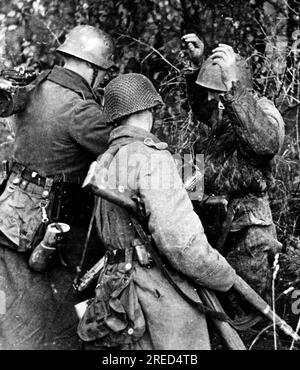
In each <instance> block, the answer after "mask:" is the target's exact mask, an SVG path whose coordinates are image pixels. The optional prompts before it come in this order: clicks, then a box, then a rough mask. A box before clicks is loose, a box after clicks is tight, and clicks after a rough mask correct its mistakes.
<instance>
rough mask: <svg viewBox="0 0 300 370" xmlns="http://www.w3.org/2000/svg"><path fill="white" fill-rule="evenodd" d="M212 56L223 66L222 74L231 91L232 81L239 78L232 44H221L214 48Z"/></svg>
mask: <svg viewBox="0 0 300 370" xmlns="http://www.w3.org/2000/svg"><path fill="white" fill-rule="evenodd" d="M211 57H212V59H213V60H214V62H215V63H216V64H218V65H219V66H220V67H221V71H222V74H221V76H222V79H223V82H224V84H225V86H226V87H227V90H228V91H229V90H230V89H231V87H232V82H234V81H236V80H237V75H236V54H235V52H234V51H233V49H232V47H231V46H229V45H226V44H219V45H218V47H216V48H215V49H213V51H212V56H211Z"/></svg>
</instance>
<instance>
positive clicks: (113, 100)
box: [104, 73, 163, 122]
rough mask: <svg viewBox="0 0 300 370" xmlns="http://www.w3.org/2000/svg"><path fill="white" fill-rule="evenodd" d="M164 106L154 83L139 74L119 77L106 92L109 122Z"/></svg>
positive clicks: (105, 102)
mask: <svg viewBox="0 0 300 370" xmlns="http://www.w3.org/2000/svg"><path fill="white" fill-rule="evenodd" d="M162 104H163V101H162V98H161V96H160V95H159V94H158V92H157V91H156V89H155V87H154V86H153V84H152V82H151V81H150V80H149V79H148V78H147V77H146V76H144V75H142V74H139V73H126V74H122V75H119V76H118V77H116V78H114V79H113V80H112V81H111V82H110V83H109V84H108V85H107V86H106V88H105V90H104V113H105V115H106V119H107V122H114V121H116V120H118V119H120V118H122V117H126V116H128V115H130V114H133V113H136V112H140V111H143V110H146V109H150V108H153V107H156V106H157V105H162Z"/></svg>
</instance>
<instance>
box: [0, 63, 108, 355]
mask: <svg viewBox="0 0 300 370" xmlns="http://www.w3.org/2000/svg"><path fill="white" fill-rule="evenodd" d="M15 121H16V141H15V150H14V157H15V160H16V161H17V162H20V163H22V164H23V165H25V166H27V167H29V168H30V169H31V170H33V171H36V172H37V173H39V175H41V176H55V175H58V174H65V175H68V176H69V177H70V176H76V177H78V178H82V179H83V178H84V176H85V175H86V172H87V169H88V166H89V164H90V162H91V161H92V160H93V159H94V158H95V157H96V156H97V155H99V154H101V153H103V151H104V150H105V149H106V148H107V140H108V135H109V132H110V128H109V127H107V126H106V125H105V122H104V121H103V118H102V111H101V109H100V106H99V105H98V104H97V102H96V101H95V96H94V94H93V91H92V90H91V88H90V87H89V85H88V83H87V82H86V81H85V80H84V79H83V78H82V77H81V76H80V75H78V74H76V73H75V72H73V71H70V70H67V69H65V68H61V67H55V68H54V69H53V70H52V71H50V72H45V74H44V76H42V78H41V79H40V81H39V82H37V83H36V86H35V87H34V88H33V89H31V91H30V93H29V97H28V101H27V105H26V108H25V110H23V111H22V112H20V113H18V114H17V115H16V117H15ZM14 176H15V175H12V177H11V179H10V186H11V187H10V188H9V187H7V188H6V190H5V192H4V193H3V194H2V195H1V197H0V231H1V239H0V244H1V246H0V284H1V286H0V290H1V291H2V292H4V293H5V296H6V312H5V314H0V349H79V348H81V343H80V340H79V338H78V336H77V334H76V327H77V324H78V318H77V316H76V314H75V310H74V304H75V303H77V302H78V301H79V300H81V299H82V298H81V297H79V296H77V295H76V294H75V293H74V291H73V288H72V282H73V278H74V267H75V266H76V265H77V264H78V262H79V260H80V256H81V251H82V247H83V245H84V240H85V237H86V233H87V225H86V220H85V221H83V219H82V218H81V211H80V207H79V205H80V202H82V205H81V209H84V208H85V207H87V204H86V203H85V200H84V199H85V198H83V196H82V194H81V193H80V191H78V189H79V190H80V188H79V186H80V185H79V186H78V185H77V188H78V189H77V188H76V189H77V190H76V191H75V192H74V193H73V195H74V194H77V196H75V195H74V197H73V198H74V199H72V202H69V203H72V204H73V205H74V206H75V207H73V206H70V204H69V206H70V207H69V211H70V213H71V219H69V220H71V222H70V223H71V231H70V233H69V243H68V245H67V246H66V247H65V249H64V252H63V255H64V259H65V261H66V262H67V263H68V267H64V266H62V265H61V264H60V263H59V262H58V261H57V263H56V265H55V266H54V267H52V269H50V270H49V271H47V272H44V273H38V272H34V271H31V270H30V269H29V267H28V258H29V255H28V253H17V252H16V251H15V250H13V249H16V248H17V247H19V248H20V246H22V245H24V246H25V247H27V246H28V244H29V243H30V242H29V241H28V239H30V238H31V236H32V233H34V231H35V230H36V227H37V225H38V223H39V222H40V221H41V210H40V208H39V204H40V202H41V199H42V197H41V193H42V191H43V188H42V187H41V186H37V185H35V184H32V183H30V182H27V181H25V182H24V183H23V181H21V183H20V184H19V185H18V186H12V185H11V182H12V181H13V179H14ZM14 187H15V189H14V190H13V191H11V189H13V188H14ZM60 221H63V220H60ZM94 241H95V240H94ZM96 247H97V249H98V250H100V249H101V247H100V246H99V244H98V241H96ZM21 249H22V248H21ZM89 267H90V266H89Z"/></svg>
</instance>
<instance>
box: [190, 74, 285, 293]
mask: <svg viewBox="0 0 300 370" xmlns="http://www.w3.org/2000/svg"><path fill="white" fill-rule="evenodd" d="M199 76H200V74H199ZM195 77H196V76H195V75H194V74H191V75H187V87H188V93H189V102H190V105H191V107H192V109H193V112H194V113H195V116H196V118H197V119H198V120H199V123H200V129H201V136H200V137H199V138H198V140H197V142H196V144H195V147H194V149H195V152H196V153H202V154H204V167H205V176H204V192H205V193H206V194H207V195H208V196H210V197H214V196H224V198H226V199H227V201H228V211H229V210H230V212H231V217H229V219H230V218H231V220H226V219H225V216H226V211H227V210H225V209H222V207H221V208H220V207H219V208H218V207H217V208H216V207H213V206H210V205H209V202H207V204H205V202H203V203H202V204H201V203H198V204H195V207H196V209H197V212H198V214H199V215H200V217H201V220H202V222H203V225H204V228H205V232H206V234H207V235H208V239H209V241H210V242H211V243H212V245H213V246H216V245H217V243H218V240H219V238H220V235H222V233H224V232H225V233H228V237H227V238H226V241H225V245H223V250H222V253H224V255H225V256H226V258H227V260H228V261H229V262H230V263H231V264H232V266H233V267H234V268H235V269H236V270H237V273H238V274H239V275H241V276H242V277H243V278H244V279H245V280H246V281H248V283H249V284H250V285H251V286H252V287H253V288H254V289H256V290H257V291H258V292H259V293H262V294H263V293H264V292H265V289H268V288H270V278H271V270H270V266H269V262H268V256H269V257H271V255H274V254H275V253H277V252H279V251H280V250H281V244H280V243H279V242H278V240H277V237H276V230H275V226H274V223H273V220H272V214H271V210H270V206H269V200H268V195H267V192H268V189H269V188H270V186H271V185H272V183H273V177H272V160H273V158H274V156H275V155H276V154H277V153H278V152H279V150H280V148H281V146H282V143H283V140H284V122H283V120H282V117H281V115H280V113H279V112H278V110H277V109H276V108H275V106H274V104H273V103H272V102H271V101H270V100H268V99H266V98H264V97H262V98H259V97H258V96H257V95H256V94H255V93H253V92H252V91H251V90H250V89H248V88H247V87H245V86H244V85H242V84H241V82H239V81H238V82H237V83H236V84H235V86H234V87H233V88H232V89H231V91H230V92H227V93H225V94H224V96H223V98H221V99H222V102H223V105H224V108H225V109H222V110H220V109H219V108H218V105H217V104H218V103H217V102H216V101H215V102H212V101H210V102H207V101H206V98H207V90H206V89H204V88H203V87H201V86H198V85H196V84H195ZM204 77H205V76H203V78H204ZM198 78H199V77H198ZM224 221H225V224H224ZM226 223H227V225H226ZM224 227H225V229H224ZM226 227H227V228H228V230H227V231H226Z"/></svg>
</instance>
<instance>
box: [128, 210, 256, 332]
mask: <svg viewBox="0 0 300 370" xmlns="http://www.w3.org/2000/svg"><path fill="white" fill-rule="evenodd" d="M130 219H131V222H132V224H133V226H134V228H135V230H136V232H137V234H138V235H139V237H140V238H141V240H142V241H143V243H144V244H145V246H146V248H147V250H148V252H149V253H150V254H151V256H152V258H153V260H154V262H155V263H156V264H157V266H158V267H159V268H160V269H161V271H162V273H163V274H164V276H165V278H166V279H167V281H168V282H169V283H170V285H171V286H172V287H173V288H174V289H175V290H176V292H177V293H178V294H179V295H180V296H181V297H182V298H183V299H184V300H185V301H187V302H188V303H189V304H190V305H191V306H193V307H195V308H197V309H198V310H199V311H200V312H201V313H203V314H205V315H207V316H209V317H210V318H212V319H217V320H220V321H226V322H228V323H229V324H230V325H231V326H232V327H233V328H234V329H236V330H246V329H248V328H249V327H251V326H253V325H254V324H256V323H257V322H258V321H259V320H260V316H259V317H258V316H257V315H255V316H252V315H250V316H247V317H244V318H242V319H239V320H232V319H230V317H229V316H228V315H227V314H226V313H225V312H221V311H215V310H212V309H210V308H209V307H207V306H206V305H204V304H203V303H202V302H198V301H194V300H193V299H192V298H191V297H190V296H188V295H187V294H186V293H185V292H184V291H183V290H182V289H181V288H180V287H179V286H178V285H177V284H176V282H175V281H174V280H173V278H172V276H171V275H170V273H169V271H168V269H167V267H166V266H165V265H164V264H163V262H162V261H161V259H160V257H159V255H158V253H157V252H156V250H155V249H154V247H153V246H152V243H151V241H149V238H148V236H147V234H146V233H145V231H144V229H143V227H142V226H141V224H140V223H139V221H138V220H137V219H136V218H135V217H133V216H131V215H130Z"/></svg>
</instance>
